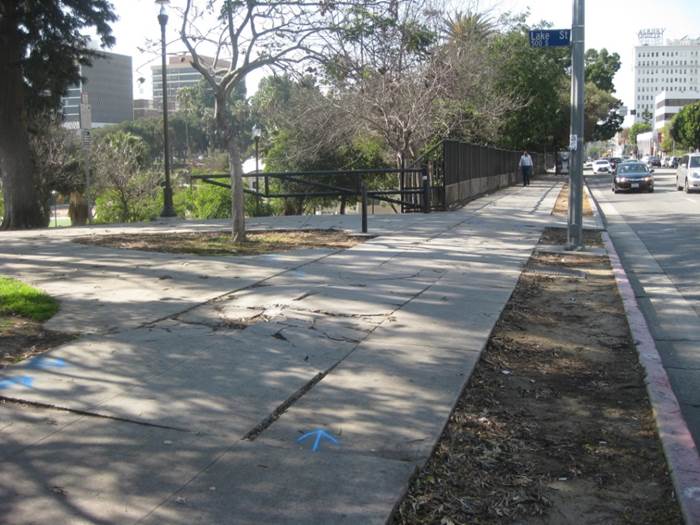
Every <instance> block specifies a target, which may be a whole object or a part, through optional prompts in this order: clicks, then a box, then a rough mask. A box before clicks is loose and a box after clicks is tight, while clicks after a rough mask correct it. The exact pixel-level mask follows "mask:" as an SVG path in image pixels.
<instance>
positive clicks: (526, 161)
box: [518, 150, 532, 186]
mask: <svg viewBox="0 0 700 525" xmlns="http://www.w3.org/2000/svg"><path fill="white" fill-rule="evenodd" d="M518 166H520V171H521V172H522V173H523V186H529V185H530V175H532V157H531V156H530V154H529V153H528V152H527V150H525V151H523V154H522V155H521V156H520V162H519V163H518Z"/></svg>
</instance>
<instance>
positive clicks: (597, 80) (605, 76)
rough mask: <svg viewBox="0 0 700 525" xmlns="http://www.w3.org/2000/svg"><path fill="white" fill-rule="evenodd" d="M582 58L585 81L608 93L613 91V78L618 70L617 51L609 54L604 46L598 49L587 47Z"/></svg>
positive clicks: (618, 57)
mask: <svg viewBox="0 0 700 525" xmlns="http://www.w3.org/2000/svg"><path fill="white" fill-rule="evenodd" d="M584 60H585V78H586V82H591V83H592V84H593V85H594V86H596V87H597V88H598V89H601V90H603V91H607V92H608V93H614V92H615V84H614V82H613V79H614V78H615V73H617V72H618V71H619V70H620V66H621V62H620V55H618V54H617V53H612V54H610V53H609V52H608V50H607V49H605V48H603V49H601V50H600V51H598V50H596V49H588V50H587V51H586V55H585V59H584Z"/></svg>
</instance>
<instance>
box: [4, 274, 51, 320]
mask: <svg viewBox="0 0 700 525" xmlns="http://www.w3.org/2000/svg"><path fill="white" fill-rule="evenodd" d="M56 312H58V301H56V300H55V299H54V298H53V297H51V296H49V295H47V294H45V293H44V292H42V291H40V290H37V289H36V288H33V287H31V286H29V285H28V284H24V283H23V282H20V281H18V280H16V279H10V278H9V277H0V318H7V317H11V316H18V317H24V318H26V319H29V320H32V321H38V322H41V321H46V320H48V319H51V317H53V316H54V315H55V314H56Z"/></svg>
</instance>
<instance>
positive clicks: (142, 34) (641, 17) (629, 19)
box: [112, 0, 700, 108]
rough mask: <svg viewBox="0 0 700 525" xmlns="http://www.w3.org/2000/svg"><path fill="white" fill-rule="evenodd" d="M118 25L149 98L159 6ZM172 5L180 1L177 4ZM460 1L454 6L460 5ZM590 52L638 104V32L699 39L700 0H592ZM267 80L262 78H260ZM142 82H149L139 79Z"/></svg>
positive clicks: (566, 12) (559, 23)
mask: <svg viewBox="0 0 700 525" xmlns="http://www.w3.org/2000/svg"><path fill="white" fill-rule="evenodd" d="M112 3H113V4H114V7H115V11H116V13H117V15H118V16H119V20H118V21H117V22H116V24H114V25H113V31H114V36H115V37H116V40H117V43H116V45H115V47H114V48H113V49H112V51H114V52H117V53H123V54H126V55H131V56H132V58H133V63H134V97H135V98H151V82H150V80H151V70H150V66H151V65H153V64H156V63H159V60H160V55H159V54H158V53H159V49H156V51H157V52H156V53H154V52H149V53H143V52H141V51H140V49H143V48H144V47H146V41H147V39H151V40H157V39H159V38H160V27H159V25H158V21H157V18H156V17H157V14H158V6H157V5H156V4H155V1H154V0H112ZM172 3H173V6H177V5H178V4H179V3H181V0H173V1H172ZM460 3H461V2H455V4H456V5H459V4H460ZM585 4H586V36H585V40H586V48H596V49H601V48H606V49H607V50H608V51H610V52H616V53H618V54H619V55H620V57H621V60H622V68H621V69H620V71H619V72H618V74H617V75H616V77H615V87H616V91H617V92H616V95H617V96H618V97H619V98H621V99H622V100H623V102H624V104H625V105H627V106H628V107H630V108H631V107H633V101H634V65H633V63H634V46H635V45H637V32H638V31H639V30H640V29H645V28H650V27H660V28H665V29H666V32H665V35H664V36H665V38H671V39H676V38H682V37H683V36H686V35H687V36H690V37H698V36H700V1H698V0H664V1H663V2H661V1H660V0H588V1H587V2H586V3H585ZM479 7H480V8H481V9H493V11H494V12H496V13H500V12H504V11H511V12H514V13H517V12H522V11H524V10H526V9H529V10H530V13H531V15H530V18H529V22H530V23H531V24H536V23H537V22H539V21H541V20H547V21H549V22H552V23H553V24H554V26H553V27H554V28H556V29H565V28H569V27H571V14H572V1H570V0H491V1H489V0H480V1H479ZM171 15H172V16H171V18H170V23H169V24H168V33H167V40H168V42H169V45H168V51H169V52H176V51H183V50H184V48H183V47H182V44H181V43H180V42H179V40H178V37H177V30H178V28H177V27H176V26H177V15H176V14H175V13H171ZM262 75H264V73H262ZM262 75H256V76H254V77H252V78H250V79H249V81H248V91H249V93H251V92H253V91H254V90H255V86H256V85H257V82H258V81H259V79H260V78H261V76H262ZM139 77H143V78H144V79H145V82H143V83H139V82H137V79H138V78H139Z"/></svg>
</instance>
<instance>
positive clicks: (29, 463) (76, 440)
mask: <svg viewBox="0 0 700 525" xmlns="http://www.w3.org/2000/svg"><path fill="white" fill-rule="evenodd" d="M2 410H3V408H0V413H1V412H2ZM51 417H56V416H55V414H54V413H53V412H52V413H51ZM30 434H31V433H30ZM3 438H4V439H5V443H7V444H8V445H10V446H15V447H17V446H18V445H19V444H20V443H22V442H29V441H31V440H30V439H27V436H26V435H25V434H23V433H19V432H13V433H12V434H10V435H9V436H8V435H4V436H3ZM31 445H32V446H27V447H24V448H22V449H21V451H20V452H18V453H15V454H12V455H10V456H8V457H5V458H3V461H2V471H3V475H2V478H1V479H0V515H1V516H3V518H2V521H3V523H6V524H8V525H11V524H18V525H19V524H28V523H52V524H56V525H60V524H65V525H69V524H70V525H74V524H83V523H84V524H91V525H94V524H108V523H109V524H112V523H126V522H133V521H135V520H137V519H138V518H140V517H142V516H143V515H145V514H146V513H147V512H149V511H150V510H151V509H152V508H153V507H155V506H156V505H158V504H159V503H160V502H161V501H162V500H163V499H165V498H167V497H168V496H169V495H170V494H172V493H173V492H174V491H175V490H177V489H179V488H180V487H181V486H182V483H183V481H184V480H187V479H191V478H192V477H194V476H195V475H196V474H197V473H198V472H200V471H201V470H202V469H204V468H205V467H207V466H208V465H209V464H210V463H211V462H212V461H213V460H214V458H216V457H217V456H219V455H220V454H221V453H223V452H224V451H225V450H226V449H227V448H228V447H230V443H229V442H227V441H225V440H223V439H220V438H216V437H213V436H207V437H206V439H205V438H203V437H202V436H198V435H196V434H189V433H183V432H176V431H172V430H165V429H160V428H153V427H146V426H141V425H133V424H129V423H123V422H117V421H110V420H107V419H99V418H90V417H83V418H80V419H78V420H76V421H74V422H72V423H71V424H69V425H67V426H65V427H63V428H61V429H60V430H59V431H57V432H54V433H52V434H50V435H47V436H46V437H44V439H42V440H41V442H40V443H31Z"/></svg>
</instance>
